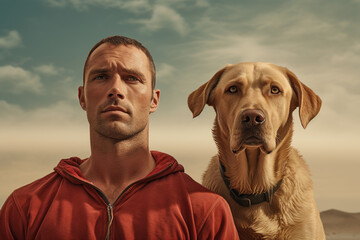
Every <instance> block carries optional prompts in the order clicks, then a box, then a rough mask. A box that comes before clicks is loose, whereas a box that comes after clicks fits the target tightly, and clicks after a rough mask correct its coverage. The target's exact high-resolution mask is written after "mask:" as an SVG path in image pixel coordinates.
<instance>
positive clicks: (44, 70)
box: [35, 64, 61, 75]
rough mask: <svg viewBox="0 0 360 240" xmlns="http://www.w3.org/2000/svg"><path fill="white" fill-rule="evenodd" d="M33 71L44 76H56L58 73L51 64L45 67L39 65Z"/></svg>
mask: <svg viewBox="0 0 360 240" xmlns="http://www.w3.org/2000/svg"><path fill="white" fill-rule="evenodd" d="M35 70H36V71H37V72H39V73H42V74H46V75H57V74H58V73H59V70H61V69H58V68H55V67H54V65H53V64H47V65H40V66H38V67H36V68H35Z"/></svg>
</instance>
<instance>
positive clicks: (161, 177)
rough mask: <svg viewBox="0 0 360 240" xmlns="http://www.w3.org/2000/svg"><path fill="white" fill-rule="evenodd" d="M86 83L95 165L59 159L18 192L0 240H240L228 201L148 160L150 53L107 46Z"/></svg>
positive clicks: (3, 215)
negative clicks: (43, 174) (47, 172)
mask: <svg viewBox="0 0 360 240" xmlns="http://www.w3.org/2000/svg"><path fill="white" fill-rule="evenodd" d="M83 77H84V80H83V81H84V82H83V86H81V87H79V90H78V95H79V102H80V105H81V107H82V109H83V110H85V111H86V113H87V118H88V121H89V126H90V146H91V155H90V157H89V158H88V159H84V160H81V159H79V158H76V157H73V158H70V159H64V160H61V161H60V163H59V164H58V166H57V167H56V168H55V172H53V173H51V174H49V175H47V176H45V177H44V178H42V179H39V180H37V181H35V182H33V183H31V184H29V185H27V186H25V187H22V188H20V189H18V190H15V191H14V192H13V193H12V194H11V195H10V197H9V198H8V199H7V201H6V202H5V204H4V206H3V207H2V209H1V212H0V239H52V240H54V239H237V238H238V237H237V232H236V229H235V226H234V223H233V220H232V216H231V213H230V210H229V207H228V205H227V203H226V202H225V200H223V199H222V198H221V197H219V196H218V195H216V194H214V193H211V192H210V191H208V190H206V189H205V188H203V187H202V186H200V185H199V184H197V183H196V182H194V181H193V180H192V179H191V178H190V177H189V176H188V175H186V174H185V173H184V172H183V171H184V169H183V167H182V166H181V165H179V164H178V163H177V162H176V160H175V159H174V158H172V157H171V156H169V155H167V154H164V153H160V152H156V151H152V152H150V151H149V137H148V135H149V115H150V113H153V112H155V111H156V109H157V107H158V105H159V97H160V91H159V90H158V89H155V88H154V86H155V66H154V62H153V60H152V57H151V55H150V53H149V52H148V50H147V49H146V48H145V47H144V46H142V45H141V43H139V42H137V41H136V40H133V39H129V38H126V37H121V36H113V37H109V38H106V39H103V40H101V41H100V42H99V43H97V44H96V45H95V46H94V47H93V49H92V50H91V51H90V53H89V55H88V57H87V59H86V62H85V66H84V75H83Z"/></svg>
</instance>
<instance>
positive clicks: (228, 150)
mask: <svg viewBox="0 0 360 240" xmlns="http://www.w3.org/2000/svg"><path fill="white" fill-rule="evenodd" d="M205 104H208V105H209V106H212V107H213V108H214V110H215V113H216V117H215V121H214V127H213V137H214V140H215V142H216V145H217V147H218V154H217V155H216V156H214V157H213V158H212V159H211V161H210V163H209V165H208V168H207V170H206V171H205V173H204V175H203V181H202V184H203V185H204V186H205V187H207V188H209V189H210V190H212V191H214V192H216V193H218V194H219V195H221V196H223V197H224V198H225V199H226V200H227V202H228V203H229V206H230V208H231V211H232V214H233V217H234V222H235V225H236V228H237V230H238V233H239V237H240V239H296V240H299V239H311V240H314V239H325V234H324V228H323V225H322V222H321V219H320V214H319V211H318V208H317V205H316V203H315V199H314V191H313V185H312V180H311V178H310V172H309V168H308V166H307V164H306V163H305V161H304V160H303V158H302V157H301V156H300V154H299V153H298V151H297V150H296V149H294V148H292V147H291V139H292V134H293V117H292V112H293V111H294V110H295V109H296V108H297V107H299V116H300V122H301V124H302V126H303V128H306V126H307V125H308V123H309V122H310V121H311V120H312V119H313V118H314V117H315V116H316V115H317V114H318V112H319V111H320V107H321V99H320V98H319V97H318V96H317V95H316V94H315V93H314V92H313V91H312V90H311V89H310V88H309V87H307V86H306V85H305V84H303V83H302V82H300V81H299V80H298V78H297V77H296V75H295V74H294V73H293V72H291V71H290V70H288V69H287V68H284V67H280V66H277V65H274V64H271V63H261V62H256V63H251V62H249V63H238V64H234V65H227V66H225V67H224V68H222V69H220V70H219V71H218V72H217V73H216V74H215V75H214V76H213V77H212V78H211V79H210V80H209V81H208V82H206V83H205V84H203V85H201V86H200V87H199V88H198V89H197V90H195V91H194V92H192V93H191V94H190V95H189V97H188V106H189V108H190V110H191V112H192V113H193V117H194V118H195V117H196V116H198V115H199V114H200V113H201V112H202V110H203V108H204V106H205Z"/></svg>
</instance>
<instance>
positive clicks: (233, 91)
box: [227, 86, 238, 93]
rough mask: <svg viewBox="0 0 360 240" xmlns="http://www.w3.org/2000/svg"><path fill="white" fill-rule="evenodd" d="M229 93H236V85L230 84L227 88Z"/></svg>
mask: <svg viewBox="0 0 360 240" xmlns="http://www.w3.org/2000/svg"><path fill="white" fill-rule="evenodd" d="M227 91H228V92H229V93H237V91H238V89H237V87H236V86H231V87H229V88H228V90H227Z"/></svg>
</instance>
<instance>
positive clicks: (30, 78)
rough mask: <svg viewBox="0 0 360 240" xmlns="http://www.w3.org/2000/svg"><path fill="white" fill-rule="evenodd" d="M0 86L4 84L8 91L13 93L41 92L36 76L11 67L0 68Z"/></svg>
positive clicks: (41, 86)
mask: <svg viewBox="0 0 360 240" xmlns="http://www.w3.org/2000/svg"><path fill="white" fill-rule="evenodd" d="M0 84H1V85H3V84H4V85H5V84H6V87H9V89H8V91H10V92H13V93H22V92H33V93H40V92H41V91H42V90H43V85H42V83H41V81H40V77H39V76H38V75H36V74H34V73H31V72H29V71H26V70H24V69H22V68H20V67H15V66H11V65H5V66H0ZM2 90H3V89H2Z"/></svg>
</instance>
